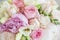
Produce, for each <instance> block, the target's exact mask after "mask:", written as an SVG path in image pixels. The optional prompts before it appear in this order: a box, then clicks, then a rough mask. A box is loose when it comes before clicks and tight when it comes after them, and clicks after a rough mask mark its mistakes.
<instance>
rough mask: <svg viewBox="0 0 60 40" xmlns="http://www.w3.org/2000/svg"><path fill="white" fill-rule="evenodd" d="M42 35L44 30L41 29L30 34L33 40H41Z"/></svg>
mask: <svg viewBox="0 0 60 40" xmlns="http://www.w3.org/2000/svg"><path fill="white" fill-rule="evenodd" d="M41 35H42V30H40V29H37V30H33V31H32V32H31V34H30V36H31V38H32V40H39V39H40V37H41Z"/></svg>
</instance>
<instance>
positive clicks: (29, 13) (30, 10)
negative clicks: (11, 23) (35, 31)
mask: <svg viewBox="0 0 60 40" xmlns="http://www.w3.org/2000/svg"><path fill="white" fill-rule="evenodd" d="M37 13H39V12H38V10H37V9H36V8H35V6H33V5H31V6H26V7H25V11H24V14H25V16H26V17H27V18H28V19H31V18H34V17H35V16H36V14H37Z"/></svg>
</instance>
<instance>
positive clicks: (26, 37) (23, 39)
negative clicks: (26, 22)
mask: <svg viewBox="0 0 60 40" xmlns="http://www.w3.org/2000/svg"><path fill="white" fill-rule="evenodd" d="M21 40H30V37H29V36H24V35H22V37H21Z"/></svg>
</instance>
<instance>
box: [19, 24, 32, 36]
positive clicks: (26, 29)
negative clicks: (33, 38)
mask: <svg viewBox="0 0 60 40" xmlns="http://www.w3.org/2000/svg"><path fill="white" fill-rule="evenodd" d="M32 27H33V26H32V25H28V26H25V27H21V28H19V33H21V34H23V35H25V36H29V35H30V33H31V30H32Z"/></svg>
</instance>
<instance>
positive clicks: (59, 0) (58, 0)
mask: <svg viewBox="0 0 60 40" xmlns="http://www.w3.org/2000/svg"><path fill="white" fill-rule="evenodd" d="M56 2H57V3H58V4H59V8H58V9H59V10H60V0H56Z"/></svg>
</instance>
